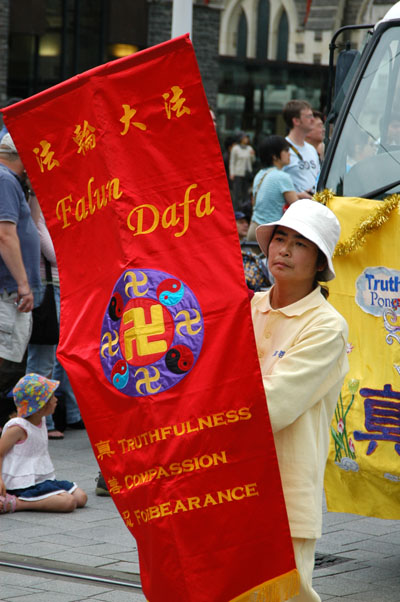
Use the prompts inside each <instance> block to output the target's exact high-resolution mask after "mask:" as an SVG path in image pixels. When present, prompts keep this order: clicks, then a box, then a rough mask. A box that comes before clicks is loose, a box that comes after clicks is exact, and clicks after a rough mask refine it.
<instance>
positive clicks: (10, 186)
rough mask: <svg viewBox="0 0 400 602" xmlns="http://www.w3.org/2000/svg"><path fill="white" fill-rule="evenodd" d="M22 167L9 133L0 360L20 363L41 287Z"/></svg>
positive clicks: (0, 197)
mask: <svg viewBox="0 0 400 602" xmlns="http://www.w3.org/2000/svg"><path fill="white" fill-rule="evenodd" d="M24 175H25V170H24V166H23V163H22V161H21V159H20V156H19V154H18V151H17V149H16V147H15V144H14V142H13V140H12V138H11V136H10V134H5V136H4V137H3V139H2V140H1V142H0V363H1V362H2V361H3V360H4V359H6V360H10V361H13V362H21V361H22V359H23V357H24V354H25V350H26V348H27V345H28V342H29V337H30V334H31V328H32V309H33V307H34V292H35V290H36V289H38V288H39V286H40V273H39V258H40V241H39V234H38V232H37V230H36V227H35V224H34V221H33V219H32V215H31V212H30V209H29V206H28V203H27V201H26V197H25V192H24V189H23V178H24Z"/></svg>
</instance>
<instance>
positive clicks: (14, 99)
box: [0, 96, 22, 142]
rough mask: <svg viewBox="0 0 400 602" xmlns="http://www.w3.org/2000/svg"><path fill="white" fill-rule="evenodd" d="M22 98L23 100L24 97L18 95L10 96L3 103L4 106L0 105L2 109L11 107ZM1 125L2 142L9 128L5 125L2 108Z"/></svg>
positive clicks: (0, 135)
mask: <svg viewBox="0 0 400 602" xmlns="http://www.w3.org/2000/svg"><path fill="white" fill-rule="evenodd" d="M20 100H22V98H19V97H18V96H14V97H12V98H9V99H8V100H7V102H4V103H3V104H2V106H1V107H0V109H5V108H6V107H10V106H11V105H13V104H15V103H16V102H19V101H20ZM0 126H1V129H0V142H1V141H2V139H3V137H4V136H5V135H6V134H8V130H7V128H6V125H5V123H4V121H3V117H2V113H1V110H0Z"/></svg>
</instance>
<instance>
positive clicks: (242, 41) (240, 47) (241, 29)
mask: <svg viewBox="0 0 400 602" xmlns="http://www.w3.org/2000/svg"><path fill="white" fill-rule="evenodd" d="M246 55H247V20H246V15H245V14H244V11H243V9H242V10H241V13H240V17H239V23H238V30H237V46H236V56H238V57H239V58H241V59H243V58H246Z"/></svg>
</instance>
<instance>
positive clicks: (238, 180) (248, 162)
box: [229, 132, 256, 211]
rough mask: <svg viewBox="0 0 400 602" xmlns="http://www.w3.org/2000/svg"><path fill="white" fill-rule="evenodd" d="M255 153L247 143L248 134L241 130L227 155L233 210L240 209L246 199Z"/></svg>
mask: <svg viewBox="0 0 400 602" xmlns="http://www.w3.org/2000/svg"><path fill="white" fill-rule="evenodd" d="M255 155H256V154H255V152H254V149H253V148H252V147H251V146H250V144H249V136H248V134H246V133H245V132H241V133H240V134H239V137H238V143H237V144H234V145H233V147H232V149H231V153H230V157H229V178H230V179H231V181H232V202H233V208H234V210H235V211H240V210H241V209H242V206H243V205H244V204H245V203H246V202H247V200H248V196H249V187H250V183H251V180H252V174H253V164H254V161H255V158H256V156H255Z"/></svg>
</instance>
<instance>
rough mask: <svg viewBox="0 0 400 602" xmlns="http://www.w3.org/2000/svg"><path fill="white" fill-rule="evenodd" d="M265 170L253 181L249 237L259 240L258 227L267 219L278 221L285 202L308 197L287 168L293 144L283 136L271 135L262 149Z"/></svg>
mask: <svg viewBox="0 0 400 602" xmlns="http://www.w3.org/2000/svg"><path fill="white" fill-rule="evenodd" d="M258 154H259V157H260V161H261V166H262V167H261V169H260V171H259V172H258V173H257V174H256V176H255V178H254V183H253V203H254V206H253V214H252V217H251V222H250V228H249V233H248V236H247V238H248V240H250V241H255V240H256V228H257V227H258V226H259V225H260V224H263V223H265V222H269V221H275V220H278V219H279V218H280V217H281V215H282V212H283V207H284V206H285V205H290V204H291V203H294V202H295V201H297V199H298V198H304V197H302V195H304V191H303V192H301V193H298V192H296V190H295V187H294V184H293V181H292V178H291V177H290V175H289V174H287V173H285V172H284V171H283V168H284V167H285V165H288V164H289V162H290V153H289V144H288V142H287V140H286V139H285V138H283V137H282V136H268V137H267V138H265V139H264V140H263V141H262V142H261V144H260V147H259V151H258Z"/></svg>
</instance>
